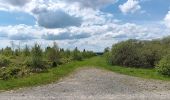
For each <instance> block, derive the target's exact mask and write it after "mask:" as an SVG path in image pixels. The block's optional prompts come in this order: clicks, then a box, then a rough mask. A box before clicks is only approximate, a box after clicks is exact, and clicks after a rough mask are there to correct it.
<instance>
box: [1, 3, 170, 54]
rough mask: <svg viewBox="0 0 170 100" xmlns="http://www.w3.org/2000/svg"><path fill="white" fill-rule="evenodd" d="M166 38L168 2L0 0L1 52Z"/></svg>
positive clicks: (101, 46) (91, 46)
mask: <svg viewBox="0 0 170 100" xmlns="http://www.w3.org/2000/svg"><path fill="white" fill-rule="evenodd" d="M169 35H170V0H0V48H4V47H6V46H10V45H11V43H14V46H15V47H16V48H17V47H18V46H21V47H22V46H24V45H26V44H27V45H29V46H32V45H34V44H35V43H39V44H40V45H41V46H42V47H46V46H51V45H52V43H53V42H54V41H56V42H57V43H58V45H59V46H60V47H61V48H65V49H67V48H68V49H73V48H75V47H78V48H79V49H81V50H83V49H87V50H93V51H98V52H99V51H103V49H104V48H106V47H111V46H112V45H113V44H114V43H117V42H120V41H124V40H127V39H140V40H151V39H158V38H162V37H165V36H169Z"/></svg>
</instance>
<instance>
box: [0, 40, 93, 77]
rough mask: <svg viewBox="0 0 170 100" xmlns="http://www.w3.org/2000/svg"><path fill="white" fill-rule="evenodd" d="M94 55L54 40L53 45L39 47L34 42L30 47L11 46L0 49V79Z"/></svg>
mask: <svg viewBox="0 0 170 100" xmlns="http://www.w3.org/2000/svg"><path fill="white" fill-rule="evenodd" d="M93 56H95V53H94V52H92V51H86V50H85V49H84V50H83V51H80V50H78V48H77V47H76V48H75V49H74V50H69V49H67V50H64V49H62V48H59V47H58V45H57V43H56V42H54V43H53V46H52V47H50V46H48V47H46V48H45V49H43V48H41V46H40V45H39V44H35V45H34V46H33V47H32V48H29V47H28V46H27V45H26V46H25V47H24V48H23V49H20V48H18V49H14V48H12V47H6V48H2V49H1V50H0V79H3V80H8V79H11V78H18V77H23V76H27V75H30V74H33V73H39V72H46V71H48V69H49V68H52V67H57V66H59V65H62V64H66V63H69V62H71V61H81V60H83V59H86V58H90V57H93Z"/></svg>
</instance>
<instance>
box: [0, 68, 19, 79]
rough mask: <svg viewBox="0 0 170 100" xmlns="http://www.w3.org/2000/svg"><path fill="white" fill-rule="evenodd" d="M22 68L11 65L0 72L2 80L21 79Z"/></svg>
mask: <svg viewBox="0 0 170 100" xmlns="http://www.w3.org/2000/svg"><path fill="white" fill-rule="evenodd" d="M20 73H21V68H20V67H17V66H16V65H10V67H7V68H2V69H1V70H0V78H1V79H3V80H8V79H11V78H18V77H21V74H20Z"/></svg>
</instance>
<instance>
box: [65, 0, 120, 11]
mask: <svg viewBox="0 0 170 100" xmlns="http://www.w3.org/2000/svg"><path fill="white" fill-rule="evenodd" d="M65 1H66V2H70V3H78V4H80V6H82V7H88V8H95V9H96V8H101V7H103V6H106V5H110V4H114V3H115V2H117V1H118V0H65Z"/></svg>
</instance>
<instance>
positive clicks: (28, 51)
mask: <svg viewBox="0 0 170 100" xmlns="http://www.w3.org/2000/svg"><path fill="white" fill-rule="evenodd" d="M23 54H24V56H26V57H27V56H30V50H29V48H28V46H27V45H26V46H25V48H24V50H23Z"/></svg>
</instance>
